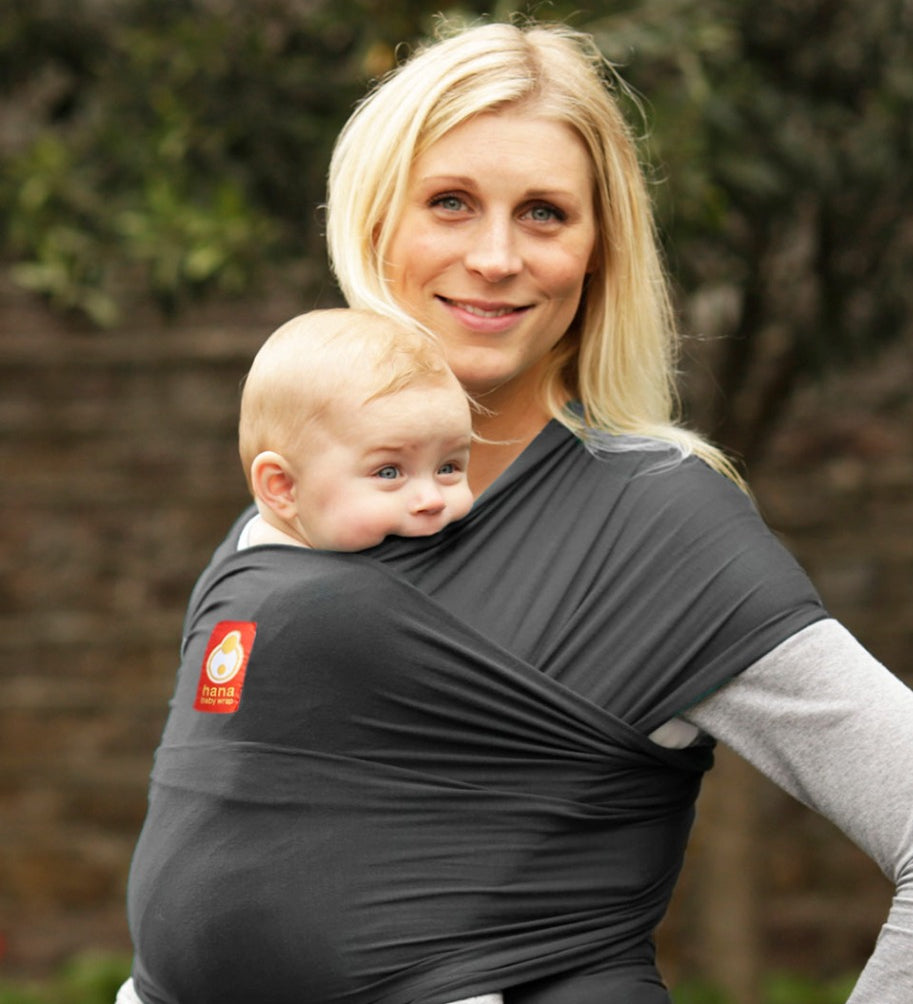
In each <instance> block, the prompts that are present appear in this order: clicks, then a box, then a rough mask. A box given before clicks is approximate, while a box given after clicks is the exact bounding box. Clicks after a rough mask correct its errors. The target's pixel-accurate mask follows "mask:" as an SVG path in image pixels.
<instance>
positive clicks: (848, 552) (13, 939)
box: [0, 286, 913, 972]
mask: <svg viewBox="0 0 913 1004" xmlns="http://www.w3.org/2000/svg"><path fill="white" fill-rule="evenodd" d="M298 309H300V304H297V303H295V302H294V301H293V300H291V299H289V298H288V297H287V296H286V297H270V298H265V299H264V301H263V302H262V304H260V305H253V306H251V305H244V306H243V308H241V307H238V306H236V305H229V306H225V305H223V306H221V307H218V308H210V309H198V310H194V311H192V312H190V314H188V315H187V316H186V317H182V319H181V323H180V325H179V326H168V325H165V324H163V323H162V322H161V321H160V319H158V318H156V317H154V316H146V315H137V316H135V317H132V318H131V319H130V320H129V322H128V323H126V324H125V325H123V327H122V328H121V329H119V330H118V331H116V332H111V333H97V332H91V331H85V330H80V329H79V328H78V327H77V326H74V325H73V324H71V323H65V322H63V321H61V320H60V319H59V318H56V317H54V316H52V315H50V314H48V313H47V312H46V311H45V310H43V309H42V308H41V307H40V306H38V305H36V304H35V303H34V302H32V301H29V300H27V299H26V298H24V297H23V296H22V295H20V294H18V293H17V292H15V291H14V290H12V289H10V288H8V287H5V286H3V287H0V388H2V391H0V464H2V476H0V516H2V518H0V687H2V697H0V950H2V952H3V957H2V961H0V971H2V970H6V971H9V972H39V971H41V970H42V968H43V967H45V966H46V965H47V964H49V963H51V962H53V961H55V960H57V959H59V958H62V957H64V956H66V955H68V954H70V953H72V952H75V951H79V950H82V949H85V948H89V947H96V948H105V949H115V950H120V949H123V950H124V951H127V950H128V948H129V943H128V938H127V933H126V927H125V923H124V917H123V897H124V884H125V878H126V872H127V868H128V864H129V857H130V853H131V850H132V846H133V843H134V841H135V838H136V835H137V832H138V829H139V826H140V824H141V821H142V817H143V811H144V805H145V789H146V778H147V775H148V771H149V767H150V762H151V756H152V751H153V749H154V747H155V745H156V742H157V740H158V736H159V733H160V730H161V726H162V723H163V720H164V715H165V711H166V704H167V700H168V697H169V694H170V690H171V686H172V682H173V674H174V671H175V668H176V665H177V650H178V642H179V635H180V624H181V617H182V614H183V609H184V604H185V602H186V599H187V595H188V593H189V590H190V588H191V585H192V583H193V580H194V578H195V577H196V575H197V574H198V573H199V571H200V569H201V568H202V567H203V565H204V563H205V561H206V559H207V557H208V555H209V553H210V551H211V549H212V547H213V545H214V544H215V543H216V542H217V541H218V540H219V539H220V538H221V536H222V535H223V533H224V531H225V530H226V528H227V526H228V524H229V522H230V521H231V520H232V519H233V517H234V516H235V515H236V514H237V513H238V511H239V510H240V508H241V507H242V506H243V505H244V504H245V502H246V499H247V496H246V490H245V487H244V483H243V479H242V476H241V473H240V469H239V465H238V463H237V459H236V452H235V421H236V414H237V403H238V394H237V388H238V381H239V379H240V377H241V375H242V374H243V372H244V370H245V369H246V366H247V364H248V363H249V360H250V358H251V356H252V355H253V353H254V351H255V350H256V347H257V346H258V345H259V343H260V341H261V340H262V339H263V337H265V335H266V334H268V332H269V331H270V330H272V328H273V327H275V326H276V324H278V323H279V322H280V321H282V320H284V319H285V318H286V317H288V316H290V314H292V313H293V312H295V311H296V310H298ZM911 388H913V362H911V352H910V346H909V345H906V346H900V347H898V348H897V349H895V350H893V351H892V353H891V354H890V356H888V357H885V358H884V359H882V360H881V361H880V362H879V363H878V364H877V365H875V364H873V366H872V367H870V368H866V369H865V370H864V371H859V372H857V373H854V374H852V375H848V376H845V377H842V378H840V379H839V380H833V381H831V382H830V383H828V384H827V385H826V386H824V387H823V388H819V389H816V390H807V391H805V392H804V393H803V394H802V395H800V397H799V398H798V400H797V401H796V402H795V406H794V407H793V408H792V409H791V414H790V416H789V420H788V422H787V423H786V424H785V425H784V428H783V430H782V432H781V433H780V435H779V436H778V437H777V439H776V442H775V444H774V449H773V451H772V453H771V456H770V459H769V460H768V461H767V462H765V464H764V465H762V466H761V467H759V468H758V469H757V470H756V471H755V472H753V482H754V485H755V488H756V491H757V494H758V496H759V499H760V501H761V503H762V505H763V507H764V509H765V511H766V514H767V516H768V518H769V519H770V520H771V522H772V523H773V524H774V526H775V527H777V528H778V529H779V530H780V531H781V532H782V533H783V535H784V537H785V539H786V540H787V542H788V543H789V545H790V546H791V547H792V549H793V550H794V552H795V553H796V554H797V555H798V556H799V558H800V560H801V561H802V562H803V563H804V564H805V565H806V567H807V568H808V569H809V571H810V572H811V573H812V575H813V577H814V578H815V580H816V581H817V583H818V584H819V586H820V588H821V591H822V593H823V594H824V596H825V599H826V601H827V602H828V603H829V605H830V607H831V609H832V610H833V612H834V613H835V614H837V615H838V616H840V617H841V618H843V619H844V620H845V622H846V623H847V624H848V625H849V626H850V627H851V628H852V629H853V630H855V631H856V632H858V634H859V636H860V637H861V638H862V639H863V641H864V642H865V643H866V644H868V645H869V646H870V647H871V648H872V649H873V650H874V651H875V652H876V654H878V655H879V656H880V657H881V658H882V659H884V660H885V661H886V662H888V663H889V664H890V665H891V666H892V667H893V668H894V669H895V670H896V671H897V672H898V673H900V674H901V675H903V676H904V677H905V678H906V679H907V680H913V606H911V595H913V590H911V585H913V397H911ZM763 801H764V808H763V811H764V813H765V821H766V825H769V826H770V832H771V833H772V834H775V836H774V837H772V838H771V839H770V840H769V841H767V846H768V858H767V861H766V862H765V865H764V867H765V868H766V869H767V870H768V873H769V876H770V881H769V883H767V884H768V886H769V896H768V897H767V899H766V900H765V908H764V909H765V914H764V915H765V918H766V920H765V923H766V927H767V931H768V938H769V942H770V945H771V951H772V952H773V953H774V957H777V958H779V956H778V955H777V953H778V952H779V949H778V945H780V944H781V943H782V944H783V945H785V946H788V945H793V946H794V945H796V944H804V945H807V946H809V945H810V946H812V948H814V950H816V951H818V950H824V951H826V950H827V945H828V944H831V945H833V944H834V941H833V939H838V943H839V944H841V945H848V946H850V947H851V948H852V950H854V951H856V952H857V954H859V953H864V952H865V950H866V948H867V945H868V940H867V939H868V938H869V936H870V934H871V932H872V931H873V930H874V929H875V928H877V924H878V922H879V920H880V916H881V911H882V910H883V908H884V905H885V889H884V887H883V884H881V882H880V880H878V879H877V878H875V877H873V876H874V873H873V871H872V869H871V867H870V866H869V865H868V864H867V863H865V862H863V861H862V860H861V858H860V856H858V855H857V854H856V852H855V851H853V849H852V848H849V849H848V845H847V844H846V842H845V841H842V840H835V839H834V837H833V834H832V833H831V832H830V831H829V830H828V829H827V827H826V826H824V824H820V823H819V822H818V821H811V822H810V821H809V816H808V814H807V813H802V812H801V811H800V810H797V809H796V808H795V807H793V806H792V805H791V804H787V803H786V802H785V800H783V799H782V797H781V796H779V794H778V793H775V792H773V791H769V792H768V791H766V792H765V793H764V795H763ZM781 824H782V825H781ZM847 868H849V870H850V872H851V873H852V875H853V876H854V877H853V879H852V881H849V882H847V881H842V882H841V884H839V885H838V884H836V883H835V882H834V876H835V875H841V876H842V875H844V874H845V873H846V870H847ZM851 916H852V917H855V918H857V919H856V920H854V921H852V922H850V921H848V920H847V918H848V917H851ZM810 932H813V933H810ZM683 936H684V935H683ZM803 939H804V940H803ZM829 939H830V940H829ZM857 943H858V944H857ZM815 946H818V947H817V948H815ZM822 946H823V947H822ZM810 950H811V949H810ZM781 954H782V955H783V958H786V957H787V956H788V954H789V953H788V951H786V949H785V948H784V951H783V953H781Z"/></svg>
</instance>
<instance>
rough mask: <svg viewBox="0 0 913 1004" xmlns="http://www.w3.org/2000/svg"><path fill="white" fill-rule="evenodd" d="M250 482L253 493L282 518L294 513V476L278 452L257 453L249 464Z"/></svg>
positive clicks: (292, 515)
mask: <svg viewBox="0 0 913 1004" xmlns="http://www.w3.org/2000/svg"><path fill="white" fill-rule="evenodd" d="M250 483H251V486H252V487H253V490H254V495H255V496H256V497H257V499H258V500H259V501H260V502H262V503H263V504H264V505H266V506H268V507H269V508H270V509H272V511H273V512H274V513H275V514H276V515H277V516H279V517H280V518H282V519H291V518H293V517H294V516H295V515H296V512H297V508H296V506H295V476H294V475H293V474H292V472H291V469H290V468H289V465H288V461H286V459H285V457H283V456H282V455H281V454H280V453H274V452H273V451H272V450H266V451H264V452H263V453H258V454H257V456H256V457H254V459H253V462H252V463H251V465H250Z"/></svg>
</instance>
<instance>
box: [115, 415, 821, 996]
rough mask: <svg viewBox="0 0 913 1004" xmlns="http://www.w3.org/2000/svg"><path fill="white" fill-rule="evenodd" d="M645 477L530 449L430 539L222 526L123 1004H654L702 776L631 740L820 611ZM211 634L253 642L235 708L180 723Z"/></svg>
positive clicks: (693, 496) (763, 553)
mask: <svg viewBox="0 0 913 1004" xmlns="http://www.w3.org/2000/svg"><path fill="white" fill-rule="evenodd" d="M664 459H666V458H664V457H663V455H662V454H658V453H657V452H655V451H651V450H645V451H639V452H638V451H633V452H618V453H614V452H610V453H607V454H606V455H605V456H604V457H600V458H599V459H596V458H594V457H592V456H591V455H590V454H589V453H587V452H586V451H585V450H584V449H583V448H582V446H581V444H580V443H579V442H578V441H577V440H576V439H575V438H574V437H573V436H572V435H570V434H569V433H568V432H567V431H566V430H565V429H564V428H563V427H561V426H559V425H558V424H557V423H552V424H551V425H549V426H548V427H547V428H546V429H545V430H544V431H543V433H542V434H541V435H540V436H539V437H538V438H537V439H536V440H535V442H534V443H533V444H532V445H531V446H530V447H529V448H528V449H527V450H526V452H525V453H524V454H523V456H522V457H521V458H520V459H519V460H518V461H517V462H516V463H515V464H514V465H513V466H512V467H511V468H510V470H509V471H508V472H507V473H506V474H505V475H504V476H503V477H502V478H501V479H500V480H499V481H498V482H496V484H495V485H493V486H492V488H491V489H489V491H488V492H486V493H485V495H484V496H483V497H482V498H481V499H480V500H479V501H478V503H477V504H476V506H475V507H474V509H473V511H472V513H471V514H470V515H469V516H468V517H467V518H466V519H465V520H463V521H461V522H460V523H459V524H457V525H454V526H452V527H450V528H448V530H447V531H445V532H444V533H443V534H441V535H438V536H437V537H434V538H423V539H418V540H398V539H391V540H388V541H387V542H385V543H384V544H383V545H381V546H380V547H379V548H376V549H374V550H373V551H371V552H369V553H365V554H357V555H337V554H330V553H327V552H320V551H308V550H305V549H297V548H282V547H256V548H250V549H248V550H244V551H241V552H237V551H236V544H237V537H238V532H239V526H236V527H235V529H234V530H233V531H232V533H231V534H230V535H229V537H228V538H227V540H226V542H225V543H224V544H223V545H222V546H221V547H220V549H219V550H218V551H217V552H216V555H215V556H214V559H213V561H212V563H211V564H210V566H209V567H208V568H207V570H206V571H205V572H204V574H203V575H202V577H201V579H200V581H199V582H198V584H197V587H196V589H195V590H194V595H193V597H192V599H191V604H190V608H189V610H188V618H187V624H186V635H185V643H184V651H183V658H182V663H181V668H180V671H179V675H178V681H177V688H176V692H175V696H174V699H173V701H172V707H171V712H170V716H169V720H168V724H167V726H166V729H165V734H164V736H163V739H162V744H161V746H160V748H159V750H158V751H157V753H156V759H155V766H154V770H153V774H152V782H151V787H150V802H149V813H148V816H147V820H146V824H145V826H144V828H143V832H142V834H141V837H140V840H139V843H138V845H137V849H136V853H135V855H134V861H133V867H132V870H131V876H130V886H129V896H128V899H129V904H128V910H129V918H130V925H131V932H132V935H133V939H134V944H135V949H136V959H135V966H134V978H135V980H136V985H137V989H138V991H139V994H140V996H141V998H142V999H143V1001H144V1002H146V1004H250V1002H264V1004H343V1002H345V1004H373V1002H377V1004H409V1002H415V1004H444V1002H447V1001H453V1000H456V999H458V998H460V997H468V996H471V995H473V994H481V993H483V992H492V991H494V990H502V991H503V992H504V994H505V999H506V1001H507V1002H508V1004H532V1002H537V1004H538V1002H543V1004H585V1002H586V1001H589V1000H590V999H592V1000H594V1001H595V1000H598V1001H600V1002H601V1004H611V1002H613V1001H618V1002H619V1004H653V1002H661V1001H665V1000H667V999H668V998H667V997H666V994H665V991H664V990H663V989H662V985H661V982H660V981H659V978H658V976H657V974H656V972H655V969H654V967H653V965H652V947H651V934H652V931H653V929H654V928H655V926H656V924H657V922H658V921H659V920H660V918H661V917H662V915H663V912H664V911H665V909H666V906H667V903H668V900H669V897H670V895H671V892H672V888H673V885H674V883H675V880H676V877H677V875H678V872H679V868H680V866H681V860H682V855H683V851H684V846H685V842H686V839H687V835H688V831H689V829H690V826H691V821H692V816H693V805H694V800H695V798H696V795H697V791H698V788H699V785H700V779H701V776H702V773H703V772H704V771H705V770H706V769H707V768H708V767H709V766H710V763H711V760H712V753H711V750H710V747H709V746H707V745H698V746H696V747H694V748H691V749H688V750H683V751H672V750H664V749H661V748H659V747H657V746H656V745H655V744H653V743H652V742H651V741H650V740H649V739H647V738H646V735H647V734H648V733H649V732H650V731H651V730H652V729H654V728H655V727H656V726H658V725H660V724H661V723H662V722H664V721H666V720H667V719H668V718H670V717H671V716H673V715H675V714H676V713H678V712H680V711H681V710H683V709H684V708H686V707H687V706H688V705H690V704H692V703H694V702H695V701H697V700H699V699H700V698H701V697H703V696H705V695H706V694H707V693H709V692H712V691H713V690H714V689H715V688H717V687H719V686H720V685H722V684H723V683H725V681H726V680H728V679H729V678H731V677H732V676H733V675H734V674H736V673H738V672H740V671H741V670H742V669H744V668H746V667H747V666H749V665H750V664H751V663H752V662H754V661H755V660H756V659H758V658H759V657H760V656H761V655H763V654H764V653H765V652H767V651H769V650H770V649H771V648H773V647H774V646H776V645H777V644H778V643H779V642H781V641H782V640H784V639H785V638H787V637H789V636H790V635H791V634H793V633H795V632H796V631H797V630H799V629H801V628H802V627H804V626H806V625H807V624H809V623H811V622H812V621H814V620H817V619H819V618H821V617H822V616H824V611H823V609H822V608H821V605H820V602H819V600H818V598H817V596H816V595H815V592H814V590H813V589H812V588H811V586H810V585H809V583H808V580H807V579H806V577H805V575H804V574H803V573H802V571H801V570H800V569H799V568H798V566H797V565H796V563H795V562H794V561H793V560H792V559H791V558H790V557H789V555H788V554H787V553H786V552H785V551H784V550H783V549H782V548H781V547H780V545H779V544H778V543H777V542H776V540H775V539H774V538H773V537H772V536H771V534H770V533H769V531H768V530H767V529H766V528H765V526H764V525H763V523H762V522H761V520H760V519H759V518H758V516H757V514H756V512H755V510H754V508H753V506H752V505H751V503H750V502H749V500H748V499H747V498H746V497H745V496H744V495H743V494H742V493H741V492H740V491H739V490H738V489H737V488H735V487H734V486H733V485H731V484H730V483H729V482H728V481H726V480H725V479H723V478H721V477H720V476H719V475H717V474H715V473H713V472H712V471H710V470H709V469H708V468H707V467H706V466H705V465H704V464H703V463H701V462H700V461H698V460H695V459H687V460H685V461H683V462H681V463H678V464H676V465H672V466H670V465H668V464H664V463H663V461H664ZM239 525H240V523H239ZM226 624H228V625H234V624H239V625H242V626H245V627H243V630H244V631H247V632H251V631H254V630H255V632H256V635H255V640H253V642H252V644H251V645H249V646H248V647H249V652H248V653H247V655H248V658H247V662H246V669H245V675H244V677H243V685H242V686H241V689H240V690H239V691H238V693H239V695H240V699H239V700H238V701H237V707H236V710H233V711H228V712H227V713H220V712H217V711H213V710H211V709H207V708H206V707H205V705H204V706H203V710H198V708H200V707H201V706H200V704H199V695H200V693H201V692H202V691H201V688H202V687H203V684H204V682H205V681H204V675H203V674H204V668H205V667H204V664H205V663H206V662H207V657H208V654H209V653H210V651H211V648H212V644H213V638H214V637H216V636H217V635H218V633H219V631H220V630H222V631H224V628H222V627H220V626H221V625H226ZM253 626H255V627H253ZM244 638H245V641H246V640H247V639H248V634H245V635H244ZM195 704H197V708H195V707H194V705H195ZM590 995H591V996H590Z"/></svg>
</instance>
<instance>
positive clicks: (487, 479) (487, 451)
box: [469, 395, 551, 497]
mask: <svg viewBox="0 0 913 1004" xmlns="http://www.w3.org/2000/svg"><path fill="white" fill-rule="evenodd" d="M479 404H480V405H481V406H482V407H483V408H484V409H486V410H485V411H482V412H480V413H478V414H476V416H475V420H474V422H473V426H474V430H475V432H476V434H477V435H478V436H479V437H480V438H479V440H476V441H474V442H473V444H472V452H471V454H470V457H469V486H470V488H471V489H472V493H473V495H475V496H476V497H478V496H479V495H481V494H482V492H483V491H485V489H486V488H487V487H488V486H489V485H490V484H491V483H492V482H493V481H495V480H496V479H497V478H498V477H500V475H501V474H503V473H504V471H506V470H507V468H508V467H509V466H510V465H511V464H512V463H513V462H514V460H516V459H517V457H519V456H520V454H521V453H522V452H523V451H524V450H525V449H526V447H527V446H528V445H529V444H530V443H531V442H532V441H533V440H534V439H535V438H536V436H538V435H539V433H540V432H541V431H542V430H543V429H544V428H545V426H546V425H547V424H548V422H549V420H550V419H551V415H550V414H549V413H548V411H547V410H546V409H545V408H544V407H543V406H542V404H541V402H540V400H539V398H538V396H533V395H530V396H529V397H527V398H524V399H520V400H516V399H513V400H511V401H509V402H506V403H501V402H498V403H497V404H496V402H495V401H494V400H490V399H486V398H485V397H482V398H481V399H480V400H479Z"/></svg>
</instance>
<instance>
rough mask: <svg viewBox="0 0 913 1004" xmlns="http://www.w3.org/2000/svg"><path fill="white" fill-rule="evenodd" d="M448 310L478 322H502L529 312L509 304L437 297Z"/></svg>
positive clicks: (523, 307)
mask: <svg viewBox="0 0 913 1004" xmlns="http://www.w3.org/2000/svg"><path fill="white" fill-rule="evenodd" d="M438 300H440V301H441V303H443V304H444V305H445V306H446V307H449V308H450V310H452V311H454V312H456V313H460V314H464V315H467V314H468V315H469V316H470V317H475V318H478V319H479V320H480V321H483V322H484V321H493V322H496V321H503V320H504V319H505V318H507V319H509V320H514V319H516V318H517V317H519V316H521V315H522V314H524V313H526V311H527V310H529V307H528V306H520V307H518V306H515V305H513V304H510V303H481V302H478V301H472V300H454V299H451V298H450V297H447V296H438Z"/></svg>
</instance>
